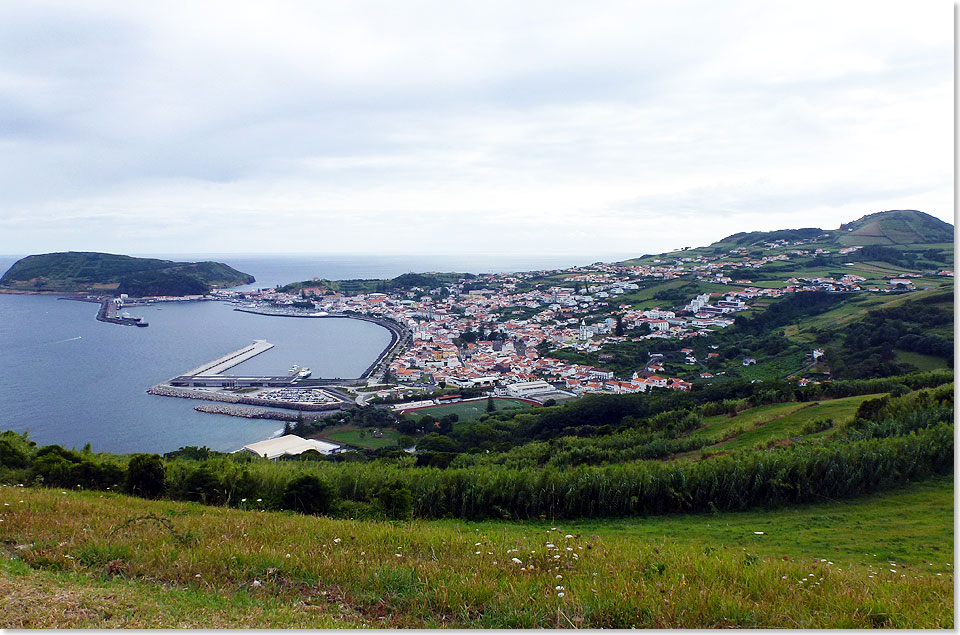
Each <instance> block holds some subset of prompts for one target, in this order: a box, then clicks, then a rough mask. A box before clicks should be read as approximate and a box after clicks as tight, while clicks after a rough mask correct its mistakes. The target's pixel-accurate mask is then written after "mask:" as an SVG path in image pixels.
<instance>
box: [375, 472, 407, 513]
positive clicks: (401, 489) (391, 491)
mask: <svg viewBox="0 0 960 635" xmlns="http://www.w3.org/2000/svg"><path fill="white" fill-rule="evenodd" d="M377 503H379V506H380V507H381V508H382V509H383V511H384V513H386V515H387V517H388V518H392V519H394V520H401V519H404V518H410V515H411V514H412V513H413V494H412V493H411V492H410V488H409V487H407V486H406V485H404V484H403V483H402V482H400V481H399V480H397V481H393V482H392V483H389V484H387V485H384V486H382V487H381V488H380V490H379V491H378V492H377Z"/></svg>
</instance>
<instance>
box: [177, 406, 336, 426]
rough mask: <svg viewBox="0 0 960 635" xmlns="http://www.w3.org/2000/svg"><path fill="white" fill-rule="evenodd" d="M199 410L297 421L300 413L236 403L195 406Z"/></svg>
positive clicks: (234, 415) (309, 420) (313, 420)
mask: <svg viewBox="0 0 960 635" xmlns="http://www.w3.org/2000/svg"><path fill="white" fill-rule="evenodd" d="M194 410H196V411H197V412H209V413H210V414H215V415H230V416H233V417H243V418H245V419H275V420H277V421H296V420H297V418H298V417H300V414H299V413H298V414H294V413H292V412H277V411H276V410H266V409H264V408H254V407H251V406H238V405H234V404H200V405H199V406H196V407H194ZM318 420H319V417H316V416H314V417H311V418H310V419H305V421H308V422H310V423H312V422H315V421H318Z"/></svg>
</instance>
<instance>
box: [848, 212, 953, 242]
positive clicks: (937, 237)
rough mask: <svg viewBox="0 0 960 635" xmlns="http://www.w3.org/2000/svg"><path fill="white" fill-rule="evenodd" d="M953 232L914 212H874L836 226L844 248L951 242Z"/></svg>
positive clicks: (945, 224)
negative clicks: (869, 245) (838, 227)
mask: <svg viewBox="0 0 960 635" xmlns="http://www.w3.org/2000/svg"><path fill="white" fill-rule="evenodd" d="M953 234H954V228H953V225H951V224H950V223H945V222H943V221H942V220H940V219H939V218H934V217H933V216H930V215H929V214H925V213H924V212H918V211H916V210H891V211H887V212H877V213H875V214H867V215H866V216H864V217H862V218H860V219H858V220H855V221H853V222H851V223H846V224H844V225H841V226H840V230H839V240H840V242H841V243H842V244H844V245H868V244H877V245H913V244H927V243H950V242H953Z"/></svg>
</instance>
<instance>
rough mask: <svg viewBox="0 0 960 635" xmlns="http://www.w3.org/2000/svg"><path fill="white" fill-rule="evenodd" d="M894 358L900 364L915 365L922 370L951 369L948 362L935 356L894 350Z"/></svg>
mask: <svg viewBox="0 0 960 635" xmlns="http://www.w3.org/2000/svg"><path fill="white" fill-rule="evenodd" d="M894 357H895V358H896V360H897V361H898V362H906V363H908V364H913V365H914V366H916V367H917V368H918V369H920V370H936V369H938V368H949V367H950V366H949V364H947V360H945V359H943V358H942V357H936V356H934V355H924V354H922V353H911V352H910V351H901V350H898V349H895V350H894Z"/></svg>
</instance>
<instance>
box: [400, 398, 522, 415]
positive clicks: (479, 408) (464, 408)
mask: <svg viewBox="0 0 960 635" xmlns="http://www.w3.org/2000/svg"><path fill="white" fill-rule="evenodd" d="M493 404H494V407H495V408H496V409H497V410H523V409H526V408H533V407H534V406H533V404H531V403H529V402H526V401H521V400H520V399H507V398H504V397H494V398H493ZM486 411H487V400H486V399H477V400H474V401H461V402H458V403H452V404H444V405H442V406H426V407H424V408H415V409H413V410H406V411H405V412H406V413H407V414H409V415H411V416H414V417H422V416H423V415H432V416H434V417H437V418H440V417H445V416H447V415H449V414H455V415H457V416H458V417H460V421H473V420H474V419H479V418H480V415H482V414H483V413H485V412H486Z"/></svg>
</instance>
